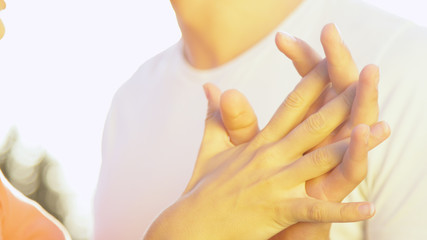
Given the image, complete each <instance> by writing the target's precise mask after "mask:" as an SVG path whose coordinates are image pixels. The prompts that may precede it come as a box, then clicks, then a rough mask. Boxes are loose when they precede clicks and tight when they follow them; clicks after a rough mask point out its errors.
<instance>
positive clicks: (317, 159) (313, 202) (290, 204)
mask: <svg viewBox="0 0 427 240" xmlns="http://www.w3.org/2000/svg"><path fill="white" fill-rule="evenodd" d="M327 83H328V76H327V68H326V66H325V65H318V66H317V67H316V68H315V70H314V71H311V72H310V73H309V74H307V76H306V77H304V78H303V80H302V81H301V82H300V84H298V85H297V87H296V88H295V90H294V92H293V93H291V95H292V94H296V93H295V92H297V93H298V94H299V96H301V97H302V98H301V99H313V101H314V100H315V99H317V98H318V97H319V94H321V92H322V89H324V87H325V86H326V84H327ZM308 86H309V87H308ZM205 90H206V93H207V94H206V95H207V98H208V100H209V111H208V117H207V120H206V127H205V133H204V137H203V140H202V145H201V147H200V152H199V156H198V159H197V162H196V166H195V169H194V172H193V176H192V178H191V180H190V182H189V184H188V186H187V188H186V190H185V191H184V193H183V195H182V196H181V198H179V199H178V200H177V201H176V202H175V203H174V204H173V205H172V206H171V207H169V208H168V209H166V210H165V211H164V212H163V213H162V214H161V215H160V216H159V217H158V218H157V219H156V221H154V223H153V224H152V226H151V227H150V228H149V230H148V232H147V234H146V235H145V238H146V239H168V238H170V236H173V238H174V239H267V238H269V237H272V236H274V235H275V234H277V233H278V232H280V231H281V230H283V229H284V228H287V227H289V226H291V225H293V224H295V223H297V222H342V221H360V220H364V219H367V218H369V217H371V216H372V214H373V208H372V206H371V205H370V204H369V203H347V204H342V203H335V202H328V201H321V200H318V199H315V198H312V197H310V196H308V195H307V192H306V188H305V182H306V181H307V180H310V179H313V178H316V177H318V176H321V175H323V174H325V173H327V172H329V171H330V170H331V169H333V168H334V167H336V166H337V165H338V164H339V163H340V162H341V160H342V159H343V158H344V161H352V159H354V158H356V159H357V158H359V157H360V155H365V154H366V153H367V149H368V146H367V140H366V139H367V138H369V131H368V127H367V126H364V125H361V126H358V127H356V128H355V129H354V130H353V134H352V136H351V138H350V140H348V139H346V140H343V141H340V142H337V143H334V144H330V145H327V146H324V147H322V148H319V149H316V150H314V151H312V152H310V153H308V154H305V155H304V156H302V155H303V153H305V152H307V151H308V150H310V149H312V148H313V147H314V146H316V145H317V144H319V143H320V142H321V141H323V139H324V138H325V137H327V136H328V135H329V134H330V133H331V132H332V131H333V130H334V129H335V128H337V127H338V126H339V125H340V124H342V122H343V121H345V120H346V118H347V116H348V114H349V113H350V110H351V105H352V102H353V99H354V95H355V91H356V85H354V86H350V87H349V88H347V89H346V90H345V91H344V92H343V93H342V94H340V95H338V96H337V97H336V98H334V99H333V100H331V101H330V102H328V103H327V104H326V105H325V106H323V107H322V108H321V109H320V110H319V111H318V112H317V113H315V114H313V115H311V116H310V117H308V118H307V119H306V120H304V121H303V122H302V123H300V122H301V119H302V118H303V117H304V116H305V115H306V112H307V110H308V109H309V107H310V102H312V101H302V102H300V104H299V105H298V106H295V105H293V104H291V102H289V100H285V102H284V104H282V105H281V106H280V107H279V109H278V111H277V112H276V114H275V116H274V117H273V118H275V119H277V121H282V122H285V123H286V126H287V128H283V127H281V131H282V132H277V131H275V128H276V127H277V126H278V125H274V124H271V122H270V123H269V124H268V125H267V126H266V127H265V128H264V129H263V130H262V131H261V132H260V133H258V134H257V135H256V136H255V137H254V138H253V139H252V140H250V141H249V142H247V143H243V144H240V145H238V146H235V145H234V144H233V143H232V142H231V141H230V138H229V136H228V133H227V131H226V129H225V128H224V125H223V122H222V119H221V116H220V114H219V113H220V104H221V103H220V91H219V90H218V89H217V88H216V87H214V86H213V85H210V84H208V85H206V86H205ZM288 99H289V98H288ZM326 116H327V118H326ZM280 126H282V125H280ZM267 132H268V133H276V134H278V137H277V140H275V141H270V140H271V138H270V136H269V137H268V138H266V135H265V133H267ZM283 132H285V134H284V135H283V134H282V133H283ZM282 135H283V136H282Z"/></svg>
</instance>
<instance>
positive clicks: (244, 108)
mask: <svg viewBox="0 0 427 240" xmlns="http://www.w3.org/2000/svg"><path fill="white" fill-rule="evenodd" d="M321 42H322V45H323V47H324V51H325V55H326V62H321V58H320V56H319V55H318V54H317V53H316V52H315V51H314V50H313V49H312V48H311V47H310V46H309V45H308V44H307V43H305V42H304V41H302V40H300V39H297V38H294V37H292V36H289V35H287V34H278V35H277V37H276V44H277V46H278V48H279V49H280V50H281V51H282V52H283V53H284V54H285V55H286V56H287V57H288V58H290V59H291V60H292V61H293V63H294V66H295V68H296V69H297V71H298V72H299V73H300V75H301V76H306V75H307V73H308V72H310V71H311V70H312V69H313V68H315V67H316V66H318V65H321V64H326V65H327V69H328V76H329V79H330V81H331V83H332V84H331V85H332V86H331V87H328V88H327V89H326V90H325V91H323V93H322V94H321V95H320V97H319V98H318V99H317V100H316V101H315V102H314V103H313V105H312V106H311V107H310V109H309V110H308V114H307V116H309V115H311V114H313V113H314V112H316V111H317V110H318V109H319V108H320V107H321V106H323V105H324V104H325V103H327V102H328V101H329V100H330V99H331V98H333V97H335V96H337V94H338V93H340V92H342V90H343V89H345V88H346V87H348V86H349V85H351V84H352V83H354V82H355V81H357V80H358V79H359V84H358V86H357V92H356V97H355V100H354V103H353V107H352V111H351V115H350V118H349V119H348V120H347V121H346V122H345V123H344V124H343V125H342V126H340V128H338V129H337V130H335V131H334V133H333V134H331V135H330V136H329V137H328V138H326V139H325V140H324V141H323V142H322V143H320V144H319V145H318V146H316V147H315V148H314V149H316V148H319V147H321V146H324V145H325V144H328V143H331V142H336V141H339V140H341V139H343V138H346V137H348V136H349V134H350V132H351V130H352V129H353V128H354V127H355V126H356V125H358V124H361V123H364V124H367V125H371V137H370V139H369V144H368V145H369V149H372V148H374V147H375V146H377V145H378V144H379V143H380V142H382V141H383V140H384V139H386V138H387V137H388V135H389V134H390V130H389V129H388V126H387V124H385V123H375V122H376V121H377V118H378V104H377V98H378V91H377V85H378V79H379V74H378V68H377V67H376V66H374V65H368V66H367V67H365V68H364V69H363V71H362V72H361V74H360V76H358V75H359V74H358V70H357V67H356V64H355V63H354V61H353V59H352V56H351V54H350V52H349V50H348V48H347V47H346V46H345V44H344V43H343V41H342V39H341V36H340V34H339V31H338V30H337V28H336V27H335V25H333V24H328V25H327V26H325V28H324V29H323V31H322V36H321ZM306 87H307V88H309V87H311V86H309V85H307V86H306ZM230 95H231V96H230ZM287 101H288V104H291V105H298V102H300V101H301V97H300V96H299V95H298V94H296V95H294V96H292V95H290V96H289V97H288V100H287ZM221 103H222V104H221V110H220V111H221V116H222V120H223V122H224V125H225V127H226V129H227V131H228V132H229V137H230V139H231V142H233V143H235V144H239V143H243V142H246V141H248V140H250V139H251V138H252V137H253V136H254V135H255V134H256V132H257V129H258V128H257V121H256V116H255V114H254V112H253V110H252V108H251V107H250V104H249V103H248V102H247V100H246V99H245V98H244V96H243V95H242V94H240V93H239V92H237V91H235V90H234V91H232V92H226V93H224V94H223V96H222V97H221ZM236 103H238V104H236ZM276 114H277V113H276ZM243 116H244V117H243ZM272 122H273V123H272ZM271 123H272V124H275V125H281V124H282V123H281V122H280V121H275V120H274V118H273V119H272V121H271V122H270V124H271ZM285 127H286V126H285ZM276 129H277V128H276ZM237 133H238V134H237ZM347 160H348V161H343V162H342V163H341V164H340V165H339V167H337V168H335V169H334V170H333V171H331V172H330V173H328V174H325V175H323V176H321V177H318V178H316V179H312V180H310V181H307V183H306V189H307V193H308V194H309V196H312V197H316V198H319V199H324V200H331V201H337V202H339V201H342V199H343V198H344V197H345V196H346V195H348V194H349V193H350V192H351V191H352V190H353V189H354V188H355V187H356V186H357V185H358V184H359V183H360V182H361V181H362V180H363V179H364V178H365V175H366V171H367V157H363V155H359V157H355V158H352V159H351V160H350V159H349V158H347ZM329 228H330V224H313V223H299V224H296V225H294V226H292V227H290V228H288V229H287V230H285V231H283V232H282V233H281V234H279V235H277V236H276V237H275V239H312V238H313V237H312V236H316V239H319V237H320V236H323V237H324V238H325V239H327V238H328V236H329ZM310 234H312V235H310Z"/></svg>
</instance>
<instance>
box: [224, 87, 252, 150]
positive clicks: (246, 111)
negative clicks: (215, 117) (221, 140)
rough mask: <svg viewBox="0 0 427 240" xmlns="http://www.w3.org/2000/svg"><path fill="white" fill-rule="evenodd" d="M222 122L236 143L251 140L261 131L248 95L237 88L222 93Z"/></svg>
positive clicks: (231, 139) (232, 140)
mask: <svg viewBox="0 0 427 240" xmlns="http://www.w3.org/2000/svg"><path fill="white" fill-rule="evenodd" d="M220 111H221V118H222V122H223V123H224V127H225V129H226V131H227V133H228V136H229V137H230V141H231V142H232V143H233V144H234V145H239V144H242V143H246V142H248V141H250V140H251V139H252V138H253V137H254V136H256V134H257V133H258V132H259V128H258V120H257V117H256V115H255V112H254V110H253V109H252V107H251V105H250V104H249V102H248V100H247V99H246V97H245V96H244V95H243V94H242V93H240V92H239V91H237V90H228V91H226V92H224V93H223V94H222V95H221V99H220Z"/></svg>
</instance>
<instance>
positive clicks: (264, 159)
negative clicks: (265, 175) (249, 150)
mask: <svg viewBox="0 0 427 240" xmlns="http://www.w3.org/2000/svg"><path fill="white" fill-rule="evenodd" d="M277 159H278V156H277V153H276V151H274V150H273V149H271V148H266V147H263V148H261V149H260V150H258V151H257V152H256V155H255V161H256V162H259V164H257V165H266V164H267V163H268V162H272V161H273V162H274V161H276V160H277Z"/></svg>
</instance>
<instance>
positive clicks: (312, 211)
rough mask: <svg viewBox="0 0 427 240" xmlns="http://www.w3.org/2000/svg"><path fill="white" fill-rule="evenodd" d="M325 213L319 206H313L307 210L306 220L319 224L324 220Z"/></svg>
mask: <svg viewBox="0 0 427 240" xmlns="http://www.w3.org/2000/svg"><path fill="white" fill-rule="evenodd" d="M324 214H325V211H323V208H322V206H321V205H320V204H313V205H312V206H311V207H310V208H308V210H307V218H308V219H310V220H312V221H313V222H321V221H322V220H323V218H324Z"/></svg>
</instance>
